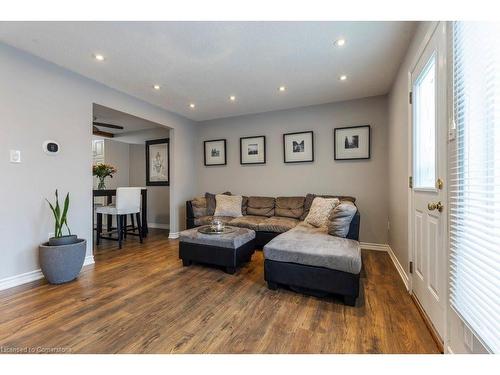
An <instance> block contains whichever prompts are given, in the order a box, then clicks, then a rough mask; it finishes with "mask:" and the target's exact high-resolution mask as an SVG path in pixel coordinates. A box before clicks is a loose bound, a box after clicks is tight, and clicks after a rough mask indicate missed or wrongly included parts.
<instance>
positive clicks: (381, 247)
mask: <svg viewBox="0 0 500 375" xmlns="http://www.w3.org/2000/svg"><path fill="white" fill-rule="evenodd" d="M359 245H360V246H361V248H362V249H366V250H376V251H385V252H387V254H389V257H390V258H391V260H392V263H393V264H394V267H396V270H397V271H398V273H399V276H400V277H401V280H403V283H404V284H405V287H406V290H409V285H410V280H409V278H408V275H407V274H406V272H405V269H404V268H403V266H402V265H401V263H399V260H398V258H397V257H396V255H395V254H394V251H392V249H391V247H390V246H389V245H388V244H380V243H370V242H360V243H359Z"/></svg>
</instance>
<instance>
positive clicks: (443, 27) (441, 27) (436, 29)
mask: <svg viewBox="0 0 500 375" xmlns="http://www.w3.org/2000/svg"><path fill="white" fill-rule="evenodd" d="M447 26H448V25H447V22H444V21H441V22H432V23H431V24H430V26H429V27H428V29H427V32H426V34H425V36H424V38H423V39H422V42H421V44H420V45H419V46H418V48H417V51H416V53H415V55H414V57H413V60H412V61H411V63H410V65H409V67H408V82H407V92H408V96H409V95H410V92H411V91H412V89H413V87H412V72H413V71H414V70H415V68H416V66H417V64H418V61H419V59H420V57H421V55H422V53H423V52H424V50H425V48H426V47H427V45H428V44H429V41H430V40H431V38H432V37H433V35H434V33H442V34H443V39H444V46H443V47H444V48H443V51H442V53H441V56H443V57H444V59H441V58H440V59H439V60H438V66H439V65H441V64H445V74H443V76H442V79H443V82H442V88H443V89H439V91H438V95H442V94H443V93H445V95H447V97H448V96H449V66H448V61H447V60H448V57H449V48H448V43H449V38H448V27H447ZM438 100H439V96H438ZM407 103H408V104H407V105H408V107H407V108H408V111H407V112H408V129H407V130H408V135H409V136H408V165H407V170H408V178H409V177H410V176H412V175H413V109H412V105H411V104H410V102H409V100H408V102H407ZM442 103H443V107H442V108H441V111H443V112H444V114H445V116H446V121H445V124H449V101H448V98H447V100H446V101H445V100H442ZM441 155H442V157H443V155H444V157H446V163H445V164H446V168H445V170H444V171H441V174H442V175H443V176H446V177H448V141H447V142H446V150H443V152H442V153H441ZM446 181H447V183H448V178H446ZM443 194H444V202H446V203H445V204H446V210H445V212H444V213H443V214H444V215H443V218H442V219H443V220H444V227H445V228H446V230H445V232H444V233H445V236H446V238H445V240H444V246H445V249H443V251H444V254H445V256H446V259H445V261H444V262H443V265H442V268H443V269H442V270H441V272H442V277H443V279H444V281H445V282H444V284H443V287H444V288H445V299H446V300H445V301H444V303H445V304H447V299H448V249H449V225H448V186H445V188H444V189H443ZM407 199H408V202H407V204H408V261H409V262H413V264H414V257H415V256H414V254H415V252H414V250H415V249H414V248H413V229H414V227H413V220H412V216H411V215H412V213H413V194H412V191H411V190H410V189H408V195H407ZM406 266H407V267H409V265H406ZM407 269H408V268H407ZM408 292H409V293H410V294H413V274H412V273H410V272H408ZM447 310H448V309H447V306H446V305H445V306H444V329H443V337H441V338H442V340H443V344H444V346H446V343H447V336H448V334H447V333H448V329H447V327H448V314H447Z"/></svg>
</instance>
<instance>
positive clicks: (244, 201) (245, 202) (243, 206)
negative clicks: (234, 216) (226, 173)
mask: <svg viewBox="0 0 500 375" xmlns="http://www.w3.org/2000/svg"><path fill="white" fill-rule="evenodd" d="M247 207H248V197H246V196H244V195H243V196H242V200H241V213H242V214H243V215H246V214H247Z"/></svg>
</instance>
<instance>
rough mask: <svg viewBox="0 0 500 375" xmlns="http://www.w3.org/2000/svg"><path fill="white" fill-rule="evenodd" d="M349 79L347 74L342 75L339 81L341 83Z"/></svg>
mask: <svg viewBox="0 0 500 375" xmlns="http://www.w3.org/2000/svg"><path fill="white" fill-rule="evenodd" d="M346 79H347V76H346V75H345V74H342V75H341V76H340V77H339V80H340V81H345V80H346Z"/></svg>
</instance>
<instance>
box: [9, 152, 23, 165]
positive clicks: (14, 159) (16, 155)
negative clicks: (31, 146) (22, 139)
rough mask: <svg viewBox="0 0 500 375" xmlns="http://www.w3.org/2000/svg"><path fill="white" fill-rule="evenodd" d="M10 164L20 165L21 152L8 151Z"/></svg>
mask: <svg viewBox="0 0 500 375" xmlns="http://www.w3.org/2000/svg"><path fill="white" fill-rule="evenodd" d="M10 162H11V163H20V162H21V151H19V150H10Z"/></svg>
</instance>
